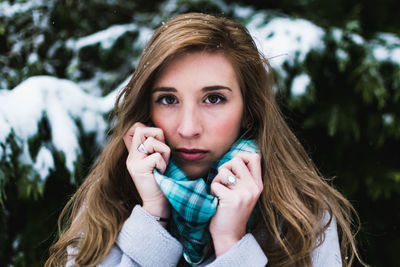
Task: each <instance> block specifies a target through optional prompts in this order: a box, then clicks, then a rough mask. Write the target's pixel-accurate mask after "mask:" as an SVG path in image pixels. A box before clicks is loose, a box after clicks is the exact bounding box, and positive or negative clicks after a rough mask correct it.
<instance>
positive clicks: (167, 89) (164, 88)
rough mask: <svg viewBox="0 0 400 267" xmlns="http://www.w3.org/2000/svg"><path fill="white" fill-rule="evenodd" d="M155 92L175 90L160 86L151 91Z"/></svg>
mask: <svg viewBox="0 0 400 267" xmlns="http://www.w3.org/2000/svg"><path fill="white" fill-rule="evenodd" d="M155 92H177V90H176V89H175V88H174V87H165V86H160V87H155V88H154V89H153V93H155Z"/></svg>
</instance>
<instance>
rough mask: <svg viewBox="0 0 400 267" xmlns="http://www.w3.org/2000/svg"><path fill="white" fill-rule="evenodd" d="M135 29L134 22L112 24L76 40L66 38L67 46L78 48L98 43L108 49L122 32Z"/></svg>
mask: <svg viewBox="0 0 400 267" xmlns="http://www.w3.org/2000/svg"><path fill="white" fill-rule="evenodd" d="M135 30H137V25H136V24H133V23H132V24H124V25H113V26H111V27H108V28H107V29H105V30H102V31H99V32H96V33H93V34H91V35H88V36H85V37H82V38H79V39H78V40H68V41H67V47H68V48H71V49H74V50H79V49H81V48H83V47H86V46H90V45H93V44H97V43H100V45H101V47H102V49H109V48H111V47H112V45H113V44H114V42H115V41H116V40H117V39H118V38H119V37H120V36H121V35H123V34H124V33H126V32H128V31H135Z"/></svg>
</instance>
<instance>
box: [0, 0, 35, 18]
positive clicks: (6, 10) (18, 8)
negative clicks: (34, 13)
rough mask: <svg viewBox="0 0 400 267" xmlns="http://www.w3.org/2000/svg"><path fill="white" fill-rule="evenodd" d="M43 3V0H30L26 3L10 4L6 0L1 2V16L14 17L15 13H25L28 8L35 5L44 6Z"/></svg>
mask: <svg viewBox="0 0 400 267" xmlns="http://www.w3.org/2000/svg"><path fill="white" fill-rule="evenodd" d="M42 5H43V1H40V0H31V1H28V2H26V3H14V4H10V3H8V2H6V1H4V2H3V1H2V2H0V16H1V17H3V16H4V17H12V16H14V15H15V14H18V13H23V12H26V11H28V10H31V9H33V8H34V7H37V6H42Z"/></svg>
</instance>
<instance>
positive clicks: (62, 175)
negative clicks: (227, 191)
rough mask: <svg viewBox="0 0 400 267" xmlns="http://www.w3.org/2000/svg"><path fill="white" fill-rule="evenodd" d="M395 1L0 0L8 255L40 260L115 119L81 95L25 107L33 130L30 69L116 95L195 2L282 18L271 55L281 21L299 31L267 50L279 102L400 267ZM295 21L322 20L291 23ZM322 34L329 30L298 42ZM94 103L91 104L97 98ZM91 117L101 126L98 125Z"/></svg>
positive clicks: (0, 225) (3, 219)
mask: <svg viewBox="0 0 400 267" xmlns="http://www.w3.org/2000/svg"><path fill="white" fill-rule="evenodd" d="M398 10H400V2H399V1H397V0H381V1H379V2H376V1H372V0H364V1H362V0H335V1H322V0H299V1H294V0H280V1H276V0H263V1H262V0H259V1H257V0H247V1H245V0H242V1H236V2H235V3H230V2H229V3H228V1H225V2H224V1H222V0H219V1H208V0H191V1H181V0H169V1H161V0H159V1H144V0H138V1H130V0H91V1H77V0H48V1H45V0H32V1H23V0H9V1H4V0H3V1H0V73H1V74H0V88H1V89H0V114H1V116H0V209H1V212H0V229H1V230H0V266H42V265H43V263H44V261H45V259H46V258H47V256H48V248H49V246H50V245H51V243H52V242H53V240H54V238H55V236H56V231H57V227H56V224H57V218H58V215H59V213H60V211H61V209H62V207H63V206H64V205H65V203H66V201H67V200H68V198H69V197H70V196H71V194H73V192H74V190H76V188H77V187H78V186H79V184H80V183H81V182H82V180H83V179H84V177H85V175H86V174H87V172H88V170H89V168H90V166H91V164H92V162H93V161H94V160H95V158H96V156H97V155H98V153H99V150H100V149H101V147H102V146H103V145H104V143H105V139H106V137H105V136H106V133H107V129H108V128H109V125H110V116H109V115H110V112H111V109H112V105H108V106H107V107H105V108H103V109H99V110H98V111H97V115H96V116H94V115H93V116H94V117H90V118H89V119H87V118H86V119H85V117H84V116H83V115H82V114H83V113H82V114H75V113H74V112H73V109H74V107H73V106H72V108H71V109H69V110H67V111H68V112H66V114H67V115H66V116H67V117H66V118H67V119H66V120H64V118H61V117H56V118H57V119H54V116H53V115H52V114H53V113H52V112H53V111H51V108H53V106H57V108H63V107H64V106H63V105H62V104H61V102H60V103H58V102H57V103H55V104H54V103H53V104H52V105H49V106H44V107H42V110H41V114H40V116H39V117H34V118H31V117H29V115H30V113H32V112H31V111H29V110H28V113H26V114H28V115H24V116H23V117H25V120H26V121H31V122H33V123H34V125H35V127H33V128H32V127H30V128H32V129H33V130H32V131H31V132H29V131H28V130H29V129H28V128H29V126H26V121H23V122H21V120H16V119H15V118H14V117H13V114H14V115H15V111H20V110H24V109H26V110H27V109H28V108H29V105H25V104H24V102H21V101H22V100H20V101H19V100H18V98H17V97H18V96H17V92H18V91H21V92H23V93H21V94H22V95H26V94H28V92H29V90H30V91H32V92H33V94H36V93H35V92H36V91H33V90H41V89H40V88H42V87H41V86H42V85H43V84H40V82H36V84H35V85H34V84H33V81H34V80H32V79H30V80H28V81H25V80H26V79H27V78H29V77H33V76H38V75H47V76H52V77H56V78H57V79H55V81H54V82H51V83H50V82H48V84H47V85H46V86H47V87H49V88H50V89H46V90H52V89H54V90H63V89H62V88H64V87H62V86H61V83H63V82H64V81H65V80H68V81H70V82H71V84H72V83H73V84H74V85H77V86H78V87H79V88H80V89H81V90H82V94H83V96H85V97H92V98H90V99H93V102H96V101H101V100H105V99H106V98H108V97H111V98H113V96H115V92H116V91H117V90H119V88H121V86H123V85H124V84H125V83H126V79H127V78H128V77H129V75H130V74H131V73H132V71H133V70H134V69H135V65H136V63H137V59H138V56H139V55H140V53H141V49H142V48H143V46H144V44H145V42H146V40H148V38H149V36H150V34H151V32H152V30H153V29H154V28H156V27H158V26H160V25H162V24H163V22H164V21H166V20H167V19H168V18H170V17H171V16H174V15H176V14H179V13H183V12H188V11H200V12H210V13H212V14H222V15H224V16H227V17H232V18H234V19H235V20H237V21H239V22H241V23H243V24H244V25H246V26H248V28H249V30H250V32H251V33H257V32H258V33H262V32H263V31H264V32H266V31H267V28H266V27H268V25H275V24H276V23H275V22H280V23H278V26H277V27H275V28H273V29H272V31H271V32H269V33H268V32H267V34H266V35H265V34H264V35H260V36H261V38H263V39H262V40H259V41H260V42H261V46H262V50H263V51H264V52H265V51H269V47H268V45H269V44H271V46H272V44H274V42H273V41H274V40H275V39H274V38H277V36H278V32H279V31H280V30H281V29H282V31H283V32H287V33H288V34H289V32H291V33H293V34H298V35H296V36H297V37H296V36H295V40H297V41H298V44H296V42H294V44H293V46H294V50H290V49H289V50H290V51H284V52H285V53H286V54H287V55H286V56H279V55H277V56H278V57H277V60H279V62H280V63H279V64H275V65H274V64H273V63H274V58H273V56H274V54H273V53H272V54H271V53H266V55H267V57H270V58H271V64H272V66H273V67H274V71H275V78H276V82H277V86H276V87H277V99H278V102H279V104H280V106H281V108H282V111H283V113H284V114H285V116H286V117H287V121H288V123H289V125H290V126H291V128H292V129H293V130H294V132H295V133H296V135H297V136H298V137H299V139H300V141H301V142H302V143H303V144H304V146H305V147H306V149H307V150H308V152H309V153H310V155H311V157H312V158H313V159H314V161H315V162H316V164H317V166H319V168H320V170H321V172H322V173H323V174H324V175H325V176H326V177H327V178H331V177H335V179H334V180H333V181H332V184H333V185H334V186H335V187H336V188H338V189H339V190H340V191H341V192H342V193H344V195H345V196H346V197H347V198H348V199H349V200H350V201H351V202H352V203H353V204H354V206H355V207H356V209H357V211H358V212H359V215H360V219H361V231H360V233H359V234H358V238H357V240H358V243H359V249H360V252H361V254H362V257H363V259H364V260H365V261H366V262H367V263H368V264H370V265H372V266H400V259H399V258H398V257H397V255H396V253H397V252H398V251H400V231H399V226H400V198H399V197H400V153H399V151H400V142H399V141H400V39H399V38H400V20H399V19H398V15H397V13H398ZM292 22H293V23H294V24H297V25H300V24H301V23H305V22H306V23H307V25H312V27H311V26H310V27H311V28H310V30H309V31H308V28H301V27H300V28H299V27H298V28H290V27H289V26H288V25H289V23H292ZM274 23H275V24H274ZM285 27H289V28H285ZM268 29H269V28H268ZM296 29H298V30H297V32H296ZM302 30H303V31H304V32H302ZM311 31H312V32H311ZM311 33H313V34H314V36H317V37H318V39H317V40H316V41H314V42H313V43H312V45H310V46H308V47H307V48H306V49H303V48H301V44H304V43H306V40H307V37H310V36H311V35H310V34H311ZM262 36H264V37H262ZM288 40H289V39H288ZM282 45H283V46H285V45H286V44H283V43H282ZM296 46H297V47H296ZM275 55H276V54H275ZM275 62H276V61H275ZM24 81H25V82H24ZM29 81H30V83H29ZM36 81H49V80H43V79H42V80H36ZM43 86H44V85H43ZM71 86H72V85H71ZM71 86H70V85H68V86H67V87H66V88H70V87H71ZM38 88H39V89H38ZM22 90H25V91H22ZM38 92H39V91H38ZM40 92H48V91H40ZM57 92H59V91H57ZM85 99H86V98H85ZM88 99H89V98H88ZM88 101H89V100H88ZM88 101H86V102H88ZM28 102H29V98H28ZM84 102H85V101H84ZM86 102H85V103H86ZM21 103H22V104H21ZM85 103H82V110H86V109H90V107H89V106H85V105H89V104H85ZM96 103H98V102H96ZM6 104H7V107H8V108H4V107H5V106H6ZM27 116H28V117H27ZM93 118H95V119H96V120H97V122H98V124H97V126H96V125H95V126H93V127H92V128H90V127H89V128H88V126H87V124H88V123H87V122H88V121H89V122H92V121H93ZM57 120H58V121H62V122H69V121H71V123H72V124H71V125H73V127H72V128H73V138H72V141H74V142H76V144H77V145H76V146H77V148H76V149H75V150H74V151H73V152H74V153H75V154H74V153H72V154H71V153H69V152H68V151H67V150H66V149H64V148H63V147H62V146H61V145H60V144H59V142H58V141H57V140H58V139H57V137H60V135H56V132H57V131H56V130H57V128H56V126H55V125H56V123H55V121H57ZM102 121H104V124H105V125H106V126H101V125H102V124H101V122H102ZM21 124H22V126H21ZM99 125H100V126H99ZM24 127H25V128H24ZM69 128H71V127H69ZM24 129H25V130H24ZM27 129H28V130H27ZM35 129H36V130H35ZM62 137H63V136H62V135H61V138H62ZM72 141H68V140H67V138H65V142H72ZM46 164H47V165H46Z"/></svg>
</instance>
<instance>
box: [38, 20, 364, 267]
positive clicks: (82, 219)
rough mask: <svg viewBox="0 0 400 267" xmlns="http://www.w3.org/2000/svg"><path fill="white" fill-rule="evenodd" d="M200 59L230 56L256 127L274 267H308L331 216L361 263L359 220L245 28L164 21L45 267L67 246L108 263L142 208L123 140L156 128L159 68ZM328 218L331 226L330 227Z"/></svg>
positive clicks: (61, 260)
mask: <svg viewBox="0 0 400 267" xmlns="http://www.w3.org/2000/svg"><path fill="white" fill-rule="evenodd" d="M199 50H200V51H206V52H209V53H219V52H220V53H224V55H225V56H226V57H227V58H228V59H229V60H230V61H231V63H232V66H233V67H234V69H235V72H236V75H237V78H238V81H239V84H240V87H241V90H242V95H243V99H244V106H245V110H244V121H245V124H246V125H248V126H250V127H248V130H247V131H246V132H245V136H246V137H248V138H253V139H255V140H256V142H257V144H258V146H259V148H260V151H261V154H262V169H263V180H264V191H263V193H262V195H261V197H260V199H259V203H258V205H257V207H258V209H259V211H260V214H261V218H260V219H259V221H258V224H257V226H256V227H255V229H253V233H254V234H255V237H256V238H257V239H258V242H259V243H260V245H261V247H262V249H263V250H264V252H265V254H266V255H267V257H268V260H269V265H270V266H287V265H290V264H293V265H296V266H311V265H312V263H311V252H312V251H313V250H314V249H315V248H316V247H317V246H318V245H320V243H321V242H317V240H323V233H324V231H325V230H326V229H327V227H328V226H329V223H330V222H331V220H332V218H333V217H335V218H336V220H337V225H338V230H339V233H340V236H339V237H340V241H341V242H340V246H341V253H342V260H343V265H345V266H350V265H351V264H352V262H353V260H354V258H355V257H356V258H357V259H359V256H358V253H357V250H356V244H355V240H354V237H353V231H352V223H353V221H352V218H355V219H356V220H358V217H357V215H356V213H355V211H354V209H353V207H352V205H351V204H350V202H349V201H348V200H346V199H345V198H344V197H343V196H342V195H341V194H340V193H339V192H338V191H336V190H335V189H334V188H333V187H331V186H330V185H329V184H328V183H327V182H326V181H325V180H324V179H323V178H322V176H321V174H320V173H319V172H318V170H317V169H316V167H315V166H314V164H313V163H312V161H311V160H310V158H309V157H308V155H307V153H306V152H305V150H304V149H303V147H302V146H301V144H300V143H299V142H298V140H297V139H296V137H295V136H294V135H293V133H292V132H291V130H290V129H289V128H288V126H287V125H286V123H285V122H284V120H283V118H282V115H281V113H280V111H279V109H278V106H277V104H276V102H275V97H274V92H273V89H272V84H273V80H272V78H271V69H270V67H269V65H268V62H267V60H266V59H265V58H264V56H263V55H261V54H260V53H259V51H258V50H257V47H256V45H255V44H254V41H253V39H252V38H251V36H250V34H249V33H248V32H247V30H246V28H244V27H243V26H242V25H240V24H238V23H236V22H234V21H232V20H229V19H226V18H220V17H215V16H211V15H206V14H200V13H189V14H183V15H179V16H177V17H175V18H173V19H171V20H170V21H168V22H166V23H165V24H164V25H163V26H161V27H160V28H158V29H157V30H156V31H155V33H154V35H153V37H152V38H151V40H150V41H149V42H148V44H147V45H146V47H145V49H144V51H143V53H142V55H141V58H140V61H139V64H138V66H137V69H136V70H135V72H134V74H133V77H132V79H131V80H130V82H129V83H128V85H127V86H126V87H125V88H124V89H123V90H122V91H121V93H120V94H119V96H118V99H117V101H116V104H115V115H116V119H117V120H116V124H115V127H114V128H113V132H112V135H111V138H110V140H109V143H108V144H107V145H106V147H105V148H104V150H103V152H102V153H101V155H100V157H99V159H98V161H97V162H96V164H95V166H94V167H93V169H92V171H91V172H90V174H89V175H88V177H87V178H86V179H85V181H84V182H83V184H82V185H81V186H80V188H79V189H78V190H77V192H76V193H75V194H74V196H73V197H72V198H71V199H70V201H69V202H68V203H67V205H66V207H65V208H64V209H63V211H62V213H61V215H60V219H59V228H60V229H61V230H60V237H59V239H58V241H57V242H56V243H55V244H54V245H53V246H52V248H51V250H50V257H49V259H48V260H47V262H46V266H58V265H64V264H65V262H66V260H67V248H68V247H75V248H77V250H78V251H79V252H78V253H77V255H75V262H76V264H78V265H85V266H86V265H89V266H94V265H96V264H98V263H100V262H101V261H102V260H103V259H104V258H105V257H106V256H107V254H108V253H109V251H110V249H111V247H112V245H113V243H114V242H115V240H116V238H117V235H118V233H119V231H120V229H121V227H122V224H123V223H124V221H125V220H126V219H127V218H128V216H129V215H130V213H131V210H132V209H133V207H134V205H136V204H141V199H140V196H139V194H138V193H137V190H136V188H135V186H134V183H133V182H132V179H131V177H130V176H129V174H128V172H127V169H126V165H125V162H126V158H127V150H126V148H125V146H124V143H123V140H122V137H123V136H124V134H125V133H126V131H127V130H128V128H129V127H130V126H131V125H132V124H133V123H135V122H137V121H140V122H148V121H150V116H151V108H150V97H151V87H152V83H153V82H154V80H155V79H156V77H157V74H158V73H159V72H160V70H161V68H162V67H163V66H165V65H166V63H167V62H168V61H169V60H171V59H172V58H173V57H174V56H176V55H177V54H181V53H186V52H191V51H199ZM325 214H329V216H328V217H329V218H328V219H329V220H328V221H325V220H323V218H324V215H325ZM353 215H354V217H353ZM324 221H325V223H323V222H324ZM63 225H64V227H62V226H63ZM359 260H360V259H359Z"/></svg>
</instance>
